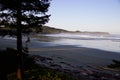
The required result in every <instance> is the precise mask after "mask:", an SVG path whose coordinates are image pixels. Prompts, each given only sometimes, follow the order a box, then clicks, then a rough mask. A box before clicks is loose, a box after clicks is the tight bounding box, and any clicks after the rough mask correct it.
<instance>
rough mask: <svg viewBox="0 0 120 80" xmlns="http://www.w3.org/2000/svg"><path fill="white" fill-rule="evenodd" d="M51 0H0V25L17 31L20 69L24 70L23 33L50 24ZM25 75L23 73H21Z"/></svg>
mask: <svg viewBox="0 0 120 80" xmlns="http://www.w3.org/2000/svg"><path fill="white" fill-rule="evenodd" d="M49 4H50V0H0V25H1V26H2V27H10V28H11V29H12V28H14V29H15V30H17V31H16V32H17V50H18V53H17V56H18V67H20V69H21V68H23V67H22V66H23V62H22V32H23V31H28V32H29V30H30V28H31V27H34V28H36V29H37V30H39V29H40V27H41V26H42V25H43V24H45V23H46V22H48V20H49V15H47V14H46V12H47V11H48V7H49ZM21 73H23V72H21Z"/></svg>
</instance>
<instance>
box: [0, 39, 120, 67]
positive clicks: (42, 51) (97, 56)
mask: <svg viewBox="0 0 120 80" xmlns="http://www.w3.org/2000/svg"><path fill="white" fill-rule="evenodd" d="M48 45H49V46H48ZM6 47H12V48H16V40H9V39H0V49H5V48H6ZM29 50H30V53H29V54H31V55H40V56H45V57H50V58H52V59H53V60H54V62H55V63H58V64H61V63H63V62H64V63H67V64H71V65H73V66H86V65H99V66H106V65H108V64H110V63H112V60H113V59H115V60H120V53H116V52H109V51H103V50H98V49H92V48H85V47H75V46H70V45H64V46H63V45H52V46H51V45H50V43H48V42H39V41H31V43H30V48H29Z"/></svg>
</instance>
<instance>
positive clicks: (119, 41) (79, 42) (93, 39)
mask: <svg viewBox="0 0 120 80" xmlns="http://www.w3.org/2000/svg"><path fill="white" fill-rule="evenodd" d="M39 36H42V37H40V38H41V39H42V40H43V41H44V40H46V39H48V40H47V42H50V43H51V44H53V45H72V46H76V47H87V48H94V49H100V50H105V51H112V52H120V35H117V34H109V35H97V34H96V35H95V34H94V35H93V34H66V33H61V34H44V35H43V34H42V35H41V34H40V35H39ZM43 36H44V37H43ZM43 38H44V39H43ZM45 38H46V39H45ZM41 39H40V40H41Z"/></svg>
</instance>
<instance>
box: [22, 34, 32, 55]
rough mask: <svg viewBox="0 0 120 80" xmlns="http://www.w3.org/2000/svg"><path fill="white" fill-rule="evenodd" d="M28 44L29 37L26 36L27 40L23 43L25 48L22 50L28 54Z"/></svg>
mask: <svg viewBox="0 0 120 80" xmlns="http://www.w3.org/2000/svg"><path fill="white" fill-rule="evenodd" d="M29 43H30V37H29V36H27V40H26V41H25V48H24V49H23V50H24V52H27V53H28V52H29Z"/></svg>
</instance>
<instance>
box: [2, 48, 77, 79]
mask: <svg viewBox="0 0 120 80" xmlns="http://www.w3.org/2000/svg"><path fill="white" fill-rule="evenodd" d="M23 58H24V73H25V75H24V78H25V80H78V79H77V78H75V77H74V76H71V75H70V74H65V73H64V72H61V71H57V70H53V69H50V68H47V67H44V66H40V65H39V66H38V64H36V63H35V61H34V59H33V57H32V56H30V55H28V54H25V53H23ZM0 63H1V65H0V80H8V79H9V80H17V77H16V71H17V55H16V50H14V49H11V48H7V49H6V50H1V51H0Z"/></svg>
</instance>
